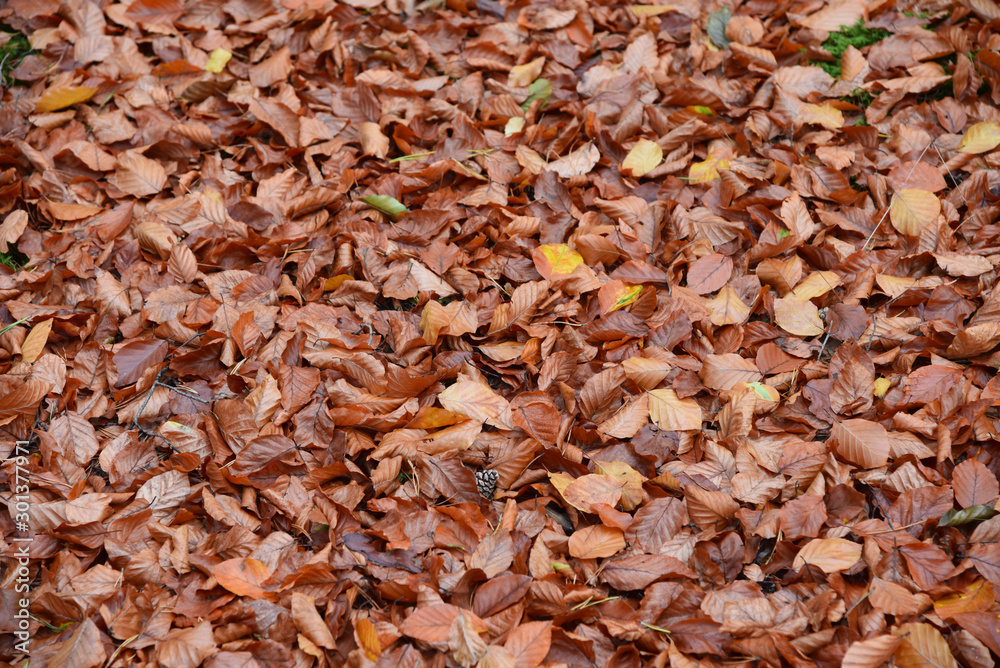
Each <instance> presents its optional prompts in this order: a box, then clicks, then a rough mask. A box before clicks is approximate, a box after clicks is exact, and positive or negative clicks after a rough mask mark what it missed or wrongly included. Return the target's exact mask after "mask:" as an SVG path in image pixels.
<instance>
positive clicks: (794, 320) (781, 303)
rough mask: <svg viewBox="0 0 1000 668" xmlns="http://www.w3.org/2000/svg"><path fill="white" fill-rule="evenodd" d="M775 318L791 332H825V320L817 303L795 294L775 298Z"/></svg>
mask: <svg viewBox="0 0 1000 668" xmlns="http://www.w3.org/2000/svg"><path fill="white" fill-rule="evenodd" d="M774 320H775V323H776V324H777V325H778V327H780V328H782V329H783V330H785V331H786V332H788V333H789V334H795V335H797V336H819V335H820V334H822V333H823V321H822V320H821V319H820V317H819V309H817V308H816V305H815V304H813V303H812V302H811V301H809V300H808V299H799V298H798V297H795V296H794V295H789V296H787V297H782V298H781V299H775V300H774Z"/></svg>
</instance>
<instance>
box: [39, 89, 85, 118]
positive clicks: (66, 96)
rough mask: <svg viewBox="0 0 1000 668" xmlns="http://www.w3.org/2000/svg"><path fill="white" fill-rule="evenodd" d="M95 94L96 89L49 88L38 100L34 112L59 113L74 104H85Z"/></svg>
mask: <svg viewBox="0 0 1000 668" xmlns="http://www.w3.org/2000/svg"><path fill="white" fill-rule="evenodd" d="M96 92H97V89H96V88H90V87H89V86H69V87H67V88H50V89H48V90H47V91H45V92H44V93H42V97H41V98H39V100H38V104H36V105H35V111H39V112H42V113H44V112H47V111H59V110H60V109H65V108H66V107H72V106H73V105H74V104H79V103H80V102H86V101H87V100H89V99H90V98H92V97H93V96H94V93H96Z"/></svg>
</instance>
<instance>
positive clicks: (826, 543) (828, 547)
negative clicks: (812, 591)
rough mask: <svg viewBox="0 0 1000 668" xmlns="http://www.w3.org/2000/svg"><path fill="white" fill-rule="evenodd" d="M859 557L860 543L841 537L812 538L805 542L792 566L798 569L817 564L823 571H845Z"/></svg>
mask: <svg viewBox="0 0 1000 668" xmlns="http://www.w3.org/2000/svg"><path fill="white" fill-rule="evenodd" d="M859 559H861V544H860V543H855V542H852V541H849V540H844V539H843V538H814V539H813V540H811V541H809V542H808V543H806V546H805V547H803V548H802V549H801V550H800V551H799V553H798V555H797V556H796V557H795V561H794V562H792V568H794V569H799V568H802V566H804V565H805V564H810V565H811V566H818V567H819V568H820V570H822V571H823V572H824V573H837V572H840V571H846V570H847V569H848V568H850V567H851V566H853V565H854V564H856V563H858V560H859Z"/></svg>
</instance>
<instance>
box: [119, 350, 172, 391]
mask: <svg viewBox="0 0 1000 668" xmlns="http://www.w3.org/2000/svg"><path fill="white" fill-rule="evenodd" d="M167 348H168V346H167V342H166V341H160V340H158V339H142V340H140V341H132V342H131V343H127V344H125V345H124V346H122V347H121V348H119V349H118V351H117V352H116V353H115V355H114V361H115V367H116V368H117V369H118V382H117V383H115V387H125V386H126V385H132V384H134V383H135V382H136V381H138V380H139V378H141V377H142V374H143V372H144V371H146V369H148V368H150V367H151V366H154V365H156V364H159V363H160V362H162V361H163V360H164V359H166V357H167Z"/></svg>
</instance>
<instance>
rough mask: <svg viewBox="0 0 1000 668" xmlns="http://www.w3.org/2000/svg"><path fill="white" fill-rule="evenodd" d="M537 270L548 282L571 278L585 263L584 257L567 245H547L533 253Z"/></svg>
mask: <svg viewBox="0 0 1000 668" xmlns="http://www.w3.org/2000/svg"><path fill="white" fill-rule="evenodd" d="M531 258H532V259H533V260H534V261H535V269H537V270H538V273H539V274H541V275H542V277H543V278H545V279H546V280H551V279H554V278H561V277H563V276H569V275H570V274H572V273H573V270H574V269H576V267H577V265H579V264H582V263H583V256H582V255H580V254H579V253H577V252H576V251H575V250H573V249H572V248H570V247H569V246H568V245H567V244H546V245H543V246H539V247H538V248H536V249H535V250H533V251H532V252H531Z"/></svg>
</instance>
